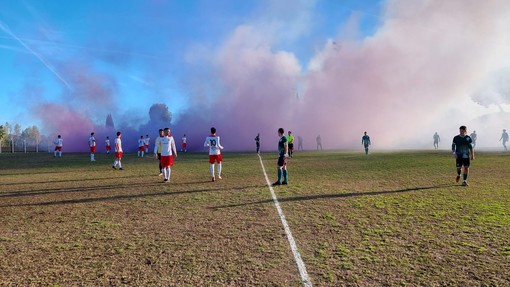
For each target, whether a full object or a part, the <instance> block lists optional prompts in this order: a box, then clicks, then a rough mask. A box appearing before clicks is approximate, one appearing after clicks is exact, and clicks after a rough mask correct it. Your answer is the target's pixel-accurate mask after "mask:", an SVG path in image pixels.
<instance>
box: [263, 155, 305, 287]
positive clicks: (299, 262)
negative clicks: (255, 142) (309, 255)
mask: <svg viewBox="0 0 510 287" xmlns="http://www.w3.org/2000/svg"><path fill="white" fill-rule="evenodd" d="M258 157H259V160H260V165H261V166H262V172H264V176H265V178H266V183H267V186H268V187H269V190H270V191H271V196H272V197H273V201H274V205H275V206H276V210H277V211H278V215H280V219H281V220H282V225H283V229H284V230H285V234H286V235H287V240H288V241H289V245H290V250H292V254H293V255H294V261H296V264H297V267H298V270H299V274H300V275H301V281H302V282H303V286H305V287H312V282H311V281H310V277H308V273H307V272H306V267H305V263H304V262H303V260H302V259H301V254H299V250H298V248H297V245H296V241H295V240H294V237H293V236H292V232H291V231H290V227H289V224H288V223H287V220H286V219H285V214H283V210H282V208H281V207H280V203H279V202H278V198H276V194H275V193H274V189H273V187H272V186H271V182H270V181H269V178H268V177H267V173H266V168H265V167H264V163H263V162H262V157H261V156H260V154H258Z"/></svg>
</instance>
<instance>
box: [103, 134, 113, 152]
mask: <svg viewBox="0 0 510 287" xmlns="http://www.w3.org/2000/svg"><path fill="white" fill-rule="evenodd" d="M104 143H105V144H106V154H110V151H111V150H112V146H111V145H110V137H106V140H105V141H104Z"/></svg>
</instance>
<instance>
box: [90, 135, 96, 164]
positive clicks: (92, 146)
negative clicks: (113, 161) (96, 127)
mask: <svg viewBox="0 0 510 287" xmlns="http://www.w3.org/2000/svg"><path fill="white" fill-rule="evenodd" d="M89 147H90V161H96V159H95V158H94V154H95V153H96V139H95V138H94V132H91V133H90V138H89Z"/></svg>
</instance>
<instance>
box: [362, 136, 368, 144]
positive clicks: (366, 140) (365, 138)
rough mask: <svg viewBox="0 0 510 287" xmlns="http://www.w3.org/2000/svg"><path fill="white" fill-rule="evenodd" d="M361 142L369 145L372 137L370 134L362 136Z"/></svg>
mask: <svg viewBox="0 0 510 287" xmlns="http://www.w3.org/2000/svg"><path fill="white" fill-rule="evenodd" d="M361 142H362V143H363V144H364V145H368V144H370V137H369V136H368V135H366V136H363V137H362V138H361Z"/></svg>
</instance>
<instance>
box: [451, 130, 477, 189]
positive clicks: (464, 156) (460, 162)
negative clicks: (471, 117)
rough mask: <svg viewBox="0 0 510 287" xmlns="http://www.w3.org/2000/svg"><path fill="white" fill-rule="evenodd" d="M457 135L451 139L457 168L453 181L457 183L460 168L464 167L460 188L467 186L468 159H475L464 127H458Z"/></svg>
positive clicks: (470, 141) (469, 138)
mask: <svg viewBox="0 0 510 287" xmlns="http://www.w3.org/2000/svg"><path fill="white" fill-rule="evenodd" d="M459 132H460V133H459V135H456V136H455V137H454V138H453V143H452V154H453V156H454V157H455V163H456V166H457V177H455V181H456V182H459V180H460V173H461V170H462V167H464V173H463V181H462V186H467V185H468V183H467V177H468V173H469V166H470V164H471V162H470V159H471V160H474V159H475V150H474V149H473V145H472V140H471V137H470V136H468V135H467V129H466V126H460V127H459Z"/></svg>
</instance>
